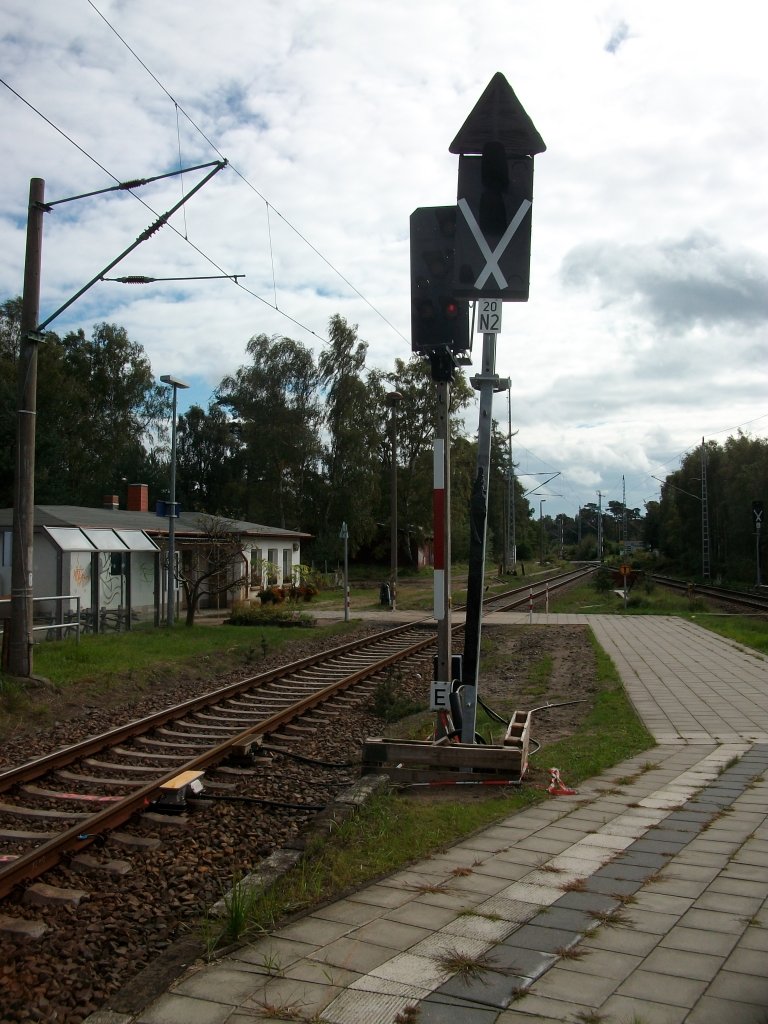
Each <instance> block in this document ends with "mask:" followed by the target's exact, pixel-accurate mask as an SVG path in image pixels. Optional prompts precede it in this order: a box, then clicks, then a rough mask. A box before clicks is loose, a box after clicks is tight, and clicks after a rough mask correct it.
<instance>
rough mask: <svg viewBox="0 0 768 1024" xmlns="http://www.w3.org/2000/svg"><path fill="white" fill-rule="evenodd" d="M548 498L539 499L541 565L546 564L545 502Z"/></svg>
mask: <svg viewBox="0 0 768 1024" xmlns="http://www.w3.org/2000/svg"><path fill="white" fill-rule="evenodd" d="M546 500H547V499H546V498H540V499H539V565H544V511H543V510H544V502H545V501H546Z"/></svg>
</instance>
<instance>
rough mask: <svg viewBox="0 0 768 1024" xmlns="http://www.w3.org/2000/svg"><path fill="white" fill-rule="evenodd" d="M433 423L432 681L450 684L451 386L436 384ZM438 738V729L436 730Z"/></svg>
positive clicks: (445, 382) (448, 384)
mask: <svg viewBox="0 0 768 1024" xmlns="http://www.w3.org/2000/svg"><path fill="white" fill-rule="evenodd" d="M435 384H436V388H437V420H436V424H435V447H434V455H433V491H432V516H433V529H434V537H435V547H434V572H435V575H434V615H435V619H436V620H437V658H436V665H435V680H437V681H439V682H442V683H447V684H450V682H451V680H452V676H453V671H452V655H451V447H450V433H449V412H450V393H451V385H450V382H449V381H436V382H435ZM436 735H439V727H438V730H437V731H436Z"/></svg>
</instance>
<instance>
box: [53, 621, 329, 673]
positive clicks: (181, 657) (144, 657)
mask: <svg viewBox="0 0 768 1024" xmlns="http://www.w3.org/2000/svg"><path fill="white" fill-rule="evenodd" d="M335 632H342V630H341V629H340V628H339V627H338V626H336V627H334V626H330V627H327V628H325V629H321V630H318V631H317V633H318V634H319V635H321V636H329V635H332V634H333V633H335ZM313 635H315V634H314V633H313ZM305 637H306V631H305V630H304V629H301V628H297V629H283V628H270V627H264V628H260V629H258V630H256V631H251V630H244V629H239V628H238V627H237V626H226V625H217V626H207V625H199V626H195V627H193V628H192V629H189V628H187V627H186V626H184V625H182V624H181V623H177V624H176V625H174V626H172V627H171V628H170V629H154V628H153V629H133V630H131V632H129V633H115V634H111V635H104V634H102V635H99V636H93V635H89V636H83V637H81V638H80V643H79V644H76V643H75V642H74V640H53V641H50V642H48V643H45V644H40V645H39V646H36V647H35V654H34V661H35V673H36V674H37V675H41V676H44V677H45V678H46V679H50V680H51V682H53V683H56V684H59V685H68V684H72V683H81V682H88V681H91V680H93V679H96V678H99V679H102V680H108V679H109V677H115V676H117V675H122V674H124V673H126V672H132V673H142V672H148V673H149V675H150V676H152V675H154V674H157V673H159V672H163V673H165V672H166V671H172V670H173V669H174V667H176V666H182V667H183V668H184V669H185V670H187V669H188V668H189V667H191V666H194V665H196V664H198V663H199V662H200V660H201V659H208V660H209V664H208V666H207V671H210V670H211V669H214V670H215V671H216V672H219V671H220V670H221V668H220V666H221V664H222V661H224V662H226V661H227V660H231V661H239V662H240V663H245V664H248V665H251V664H253V663H255V662H258V661H260V660H261V659H262V658H263V657H264V656H265V655H266V654H268V653H273V652H274V651H277V650H278V649H279V648H281V647H283V646H285V645H286V644H289V643H291V642H293V641H296V640H301V639H304V638H305ZM135 681H136V682H140V680H139V679H136V680H135Z"/></svg>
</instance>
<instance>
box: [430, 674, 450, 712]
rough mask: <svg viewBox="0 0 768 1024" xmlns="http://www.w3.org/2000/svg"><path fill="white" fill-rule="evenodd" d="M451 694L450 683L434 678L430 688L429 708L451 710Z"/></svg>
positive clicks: (432, 709)
mask: <svg viewBox="0 0 768 1024" xmlns="http://www.w3.org/2000/svg"><path fill="white" fill-rule="evenodd" d="M450 694H451V684H450V683H443V682H440V681H438V680H437V679H433V680H432V682H431V684H430V688H429V710H430V711H449V710H450V707H451V702H450Z"/></svg>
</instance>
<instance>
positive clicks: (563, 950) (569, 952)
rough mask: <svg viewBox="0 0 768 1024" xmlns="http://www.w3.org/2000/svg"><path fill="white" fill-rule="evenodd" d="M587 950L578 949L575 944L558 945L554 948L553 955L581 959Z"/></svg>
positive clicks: (561, 957) (566, 958)
mask: <svg viewBox="0 0 768 1024" xmlns="http://www.w3.org/2000/svg"><path fill="white" fill-rule="evenodd" d="M587 952H588V950H586V949H579V948H578V947H577V946H559V947H558V948H557V949H556V950H555V956H559V957H560V959H561V960H583V959H584V957H585V956H586V954H587Z"/></svg>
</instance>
